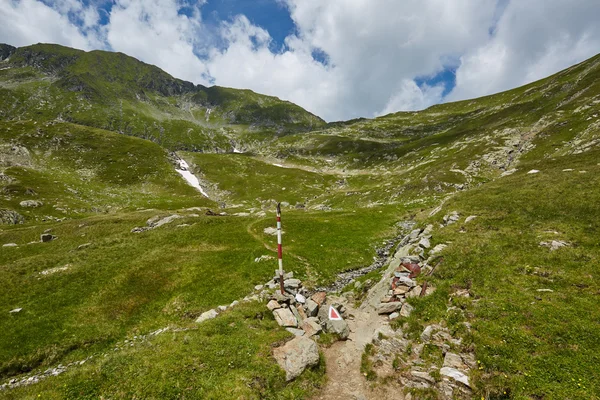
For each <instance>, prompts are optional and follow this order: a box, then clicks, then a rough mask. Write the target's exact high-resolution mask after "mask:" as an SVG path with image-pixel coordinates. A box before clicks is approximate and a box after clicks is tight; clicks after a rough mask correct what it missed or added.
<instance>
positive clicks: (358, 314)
mask: <svg viewBox="0 0 600 400" xmlns="http://www.w3.org/2000/svg"><path fill="white" fill-rule="evenodd" d="M332 300H333V301H334V302H338V303H342V304H344V306H345V307H346V309H347V310H348V314H349V315H350V316H351V317H349V318H348V319H347V322H348V326H349V328H350V336H349V338H348V340H346V341H342V342H336V343H334V344H333V345H332V346H331V347H329V348H327V349H324V350H323V353H324V356H325V363H326V366H327V383H326V384H325V386H324V387H323V389H322V390H321V391H320V392H319V393H318V394H317V395H316V396H314V397H313V400H317V399H318V400H354V399H356V400H371V399H373V400H374V399H377V400H388V399H389V400H391V399H395V400H402V399H403V398H404V395H403V392H402V388H401V387H400V386H398V385H395V384H393V383H388V384H386V385H385V386H382V385H374V384H373V383H371V382H369V381H367V379H366V378H365V377H364V376H363V374H362V373H361V372H360V363H361V356H362V354H363V351H364V349H365V346H366V345H367V344H368V343H370V342H371V340H372V339H373V336H374V335H375V334H376V332H377V330H378V329H379V328H381V327H383V326H385V325H388V322H387V318H385V317H384V316H381V315H378V314H377V313H376V312H375V310H373V309H372V308H371V307H370V306H369V305H368V304H366V305H365V306H363V307H361V308H360V309H356V308H354V307H352V305H351V304H349V303H347V302H346V301H345V299H343V298H332Z"/></svg>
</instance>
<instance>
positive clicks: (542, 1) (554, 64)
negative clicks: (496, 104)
mask: <svg viewBox="0 0 600 400" xmlns="http://www.w3.org/2000/svg"><path fill="white" fill-rule="evenodd" d="M598 15H600V2H598V1H595V0H572V1H564V0H527V1H512V2H510V3H509V4H508V6H507V7H506V9H505V11H504V14H503V15H502V17H501V18H500V20H499V21H498V26H497V29H496V31H495V35H494V36H493V37H492V38H490V40H489V41H488V42H487V43H485V44H484V45H483V46H480V47H476V48H474V49H471V50H470V51H468V52H467V53H466V54H465V55H464V56H463V57H462V59H461V66H460V68H459V69H458V70H457V72H456V78H457V84H456V88H455V89H454V90H453V91H452V93H451V94H450V95H449V96H448V100H459V99H466V98H472V97H477V96H482V95H487V94H490V93H495V92H499V91H502V90H507V89H510V88H513V87H516V86H520V85H523V84H526V83H530V82H533V81H535V80H538V79H541V78H544V77H546V76H548V75H551V74H553V73H555V72H558V71H560V70H562V69H564V68H567V67H569V66H571V65H573V64H575V63H578V62H580V61H583V60H585V59H587V58H589V57H592V56H593V55H595V54H596V53H597V52H598V51H599V49H600V19H598Z"/></svg>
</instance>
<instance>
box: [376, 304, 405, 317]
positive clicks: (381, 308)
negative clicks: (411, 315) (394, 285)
mask: <svg viewBox="0 0 600 400" xmlns="http://www.w3.org/2000/svg"><path fill="white" fill-rule="evenodd" d="M402 304H403V302H401V301H394V302H391V303H379V305H377V314H391V313H393V312H395V311H398V310H400V309H401V308H402Z"/></svg>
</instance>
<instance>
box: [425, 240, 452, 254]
mask: <svg viewBox="0 0 600 400" xmlns="http://www.w3.org/2000/svg"><path fill="white" fill-rule="evenodd" d="M446 247H448V245H445V244H443V243H440V244H438V245H436V246H435V247H434V248H433V249H431V250H430V251H429V255H434V254H438V253H440V252H441V251H442V250H444V249H445V248H446Z"/></svg>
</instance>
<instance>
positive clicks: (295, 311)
mask: <svg viewBox="0 0 600 400" xmlns="http://www.w3.org/2000/svg"><path fill="white" fill-rule="evenodd" d="M300 309H301V310H302V306H300ZM290 311H292V314H294V318H296V325H300V324H302V321H304V318H302V315H300V313H299V312H298V309H297V308H296V307H294V306H290ZM302 313H304V310H302Z"/></svg>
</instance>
